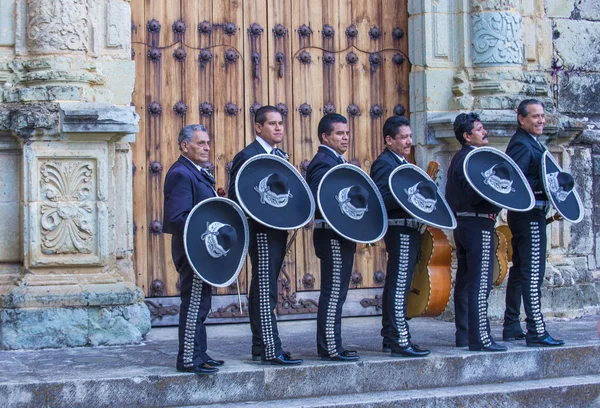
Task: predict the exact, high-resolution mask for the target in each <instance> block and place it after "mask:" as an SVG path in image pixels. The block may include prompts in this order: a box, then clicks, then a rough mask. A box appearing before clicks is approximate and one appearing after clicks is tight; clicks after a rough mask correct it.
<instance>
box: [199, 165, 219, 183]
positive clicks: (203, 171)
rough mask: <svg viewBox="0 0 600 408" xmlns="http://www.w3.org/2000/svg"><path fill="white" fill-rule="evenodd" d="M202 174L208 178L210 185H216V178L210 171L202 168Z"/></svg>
mask: <svg viewBox="0 0 600 408" xmlns="http://www.w3.org/2000/svg"><path fill="white" fill-rule="evenodd" d="M200 172H201V173H202V175H203V176H204V177H206V179H207V180H208V181H209V182H210V184H212V185H213V186H214V185H215V178H214V177H213V176H212V174H210V172H209V171H208V170H206V169H205V168H202V170H201V171H200Z"/></svg>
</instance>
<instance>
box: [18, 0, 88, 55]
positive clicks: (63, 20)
mask: <svg viewBox="0 0 600 408" xmlns="http://www.w3.org/2000/svg"><path fill="white" fill-rule="evenodd" d="M88 2H89V0H27V46H28V47H29V49H30V50H32V51H54V50H69V51H87V50H88V49H89V31H90V27H91V22H90V20H89V18H88V9H89V4H88Z"/></svg>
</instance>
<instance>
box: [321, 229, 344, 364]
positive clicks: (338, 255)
mask: <svg viewBox="0 0 600 408" xmlns="http://www.w3.org/2000/svg"><path fill="white" fill-rule="evenodd" d="M330 243H331V257H332V258H333V270H332V278H333V282H332V285H331V297H330V298H329V304H328V305H327V317H326V318H325V343H326V344H327V352H328V353H329V357H335V356H337V355H338V353H337V345H336V343H335V314H336V310H337V305H338V301H339V298H340V289H341V287H342V276H341V274H342V252H341V249H340V241H339V240H337V239H332V240H331V241H330Z"/></svg>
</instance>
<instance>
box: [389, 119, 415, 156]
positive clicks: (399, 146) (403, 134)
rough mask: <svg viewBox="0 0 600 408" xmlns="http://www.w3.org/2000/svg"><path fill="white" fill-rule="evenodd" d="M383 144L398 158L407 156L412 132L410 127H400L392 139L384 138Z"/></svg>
mask: <svg viewBox="0 0 600 408" xmlns="http://www.w3.org/2000/svg"><path fill="white" fill-rule="evenodd" d="M385 144H386V146H387V147H388V148H389V149H390V150H391V151H393V152H394V153H396V154H397V155H398V156H400V157H406V156H408V155H409V154H410V148H411V147H412V130H410V126H400V128H398V133H396V135H395V136H394V138H393V139H392V137H391V136H386V137H385Z"/></svg>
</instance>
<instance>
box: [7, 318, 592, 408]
mask: <svg viewBox="0 0 600 408" xmlns="http://www.w3.org/2000/svg"><path fill="white" fill-rule="evenodd" d="M369 319H370V320H369ZM348 320H357V321H358V323H356V324H355V326H356V327H354V328H351V330H350V333H345V338H346V339H348V340H350V341H349V342H348V343H349V344H351V345H353V346H356V348H357V349H359V351H360V354H361V356H362V359H361V361H360V362H358V363H335V362H323V361H320V360H318V359H317V358H316V355H315V354H314V351H312V354H311V352H309V351H308V349H307V350H306V351H305V353H304V354H300V355H301V356H302V357H305V363H304V364H303V365H301V366H295V367H286V368H281V367H276V366H262V365H260V364H259V363H255V362H251V361H250V359H249V356H248V353H247V349H248V344H243V345H242V347H240V348H239V349H238V348H236V347H235V346H233V345H234V344H238V343H239V338H238V337H237V335H236V334H235V333H234V334H233V335H231V333H229V336H224V334H227V333H228V332H231V331H235V330H238V331H244V330H247V328H246V326H245V325H244V326H241V325H240V326H238V327H235V326H231V325H229V326H221V327H218V328H214V327H210V328H209V339H210V338H211V337H210V336H211V334H212V335H213V337H212V338H213V339H214V338H215V337H217V338H218V341H219V343H220V345H221V346H222V347H223V348H225V349H231V350H237V351H236V353H238V352H239V357H238V358H232V359H228V360H227V363H226V365H225V366H224V367H223V368H222V369H221V370H220V372H219V373H218V374H217V375H213V376H195V375H192V374H185V373H178V372H176V371H175V370H174V369H173V363H174V356H175V352H176V350H175V344H174V334H173V333H171V334H169V336H170V337H169V338H168V339H166V338H163V339H154V340H150V341H148V343H146V344H145V345H143V346H132V347H119V348H93V349H92V348H88V349H62V350H45V351H37V352H33V351H32V352H2V353H0V367H2V370H1V371H0V407H4V406H10V407H21V406H27V407H29V406H31V407H42V406H48V407H83V406H85V407H92V406H93V407H156V406H207V405H208V406H214V407H235V406H260V407H270V406H273V407H274V406H283V407H334V406H335V407H337V406H343V407H404V406H406V407H408V406H410V407H415V406H419V407H421V406H425V407H430V406H431V407H434V406H435V407H454V406H461V407H463V406H468V407H480V406H481V407H488V406H494V407H513V406H526V407H537V406H550V407H552V406H557V407H594V406H598V407H600V339H599V338H598V335H597V334H596V333H595V320H591V319H590V320H589V321H588V322H587V324H585V321H583V322H582V321H578V322H573V323H571V322H560V327H562V328H563V329H562V332H561V333H560V334H561V335H564V336H563V337H564V338H565V339H566V340H567V345H566V346H565V347H560V348H556V349H546V348H528V347H525V346H524V342H517V343H514V344H510V345H509V351H508V352H506V353H482V352H470V351H468V350H467V349H457V348H455V347H452V346H451V345H450V344H447V343H449V341H448V340H447V339H448V330H451V328H452V324H449V323H446V322H437V321H429V323H428V326H429V325H431V326H432V327H430V328H429V329H428V332H427V333H426V335H427V337H423V336H422V335H421V336H420V337H421V338H420V339H419V343H421V344H422V345H425V344H427V345H428V346H429V344H435V345H436V346H435V347H433V346H432V347H431V348H432V350H433V352H432V354H431V355H430V356H429V357H427V358H425V359H407V358H392V357H390V356H389V354H383V353H380V352H377V351H375V350H373V347H371V349H368V348H363V343H362V342H368V343H369V344H373V342H374V341H376V340H378V336H376V335H372V336H367V338H364V337H361V338H358V337H352V336H358V335H359V334H360V333H361V331H365V332H368V333H372V332H373V331H374V330H371V329H373V328H375V327H377V325H378V322H379V320H378V319H376V318H361V319H348ZM365 322H367V323H366V324H365ZM344 324H345V326H351V325H350V324H346V320H345V321H344ZM569 324H570V325H571V327H572V330H570V331H569V330H567V326H568V325H569ZM420 325H423V327H425V323H420V324H419V325H417V324H411V328H412V329H413V332H415V333H416V332H417V331H419V330H418V329H419V327H418V326H420ZM281 326H282V328H281V330H282V331H284V330H287V331H288V336H289V335H290V334H289V330H290V329H289V328H291V327H294V328H295V330H298V332H299V333H301V334H298V336H300V338H299V339H296V341H299V342H306V343H307V342H308V339H309V338H310V339H314V337H312V334H314V331H312V332H311V331H310V330H307V329H308V328H309V327H312V326H314V321H312V322H311V321H308V322H289V323H286V324H285V325H283V324H282V325H281ZM582 327H585V328H586V332H583V333H582V330H581V328H582ZM213 329H214V330H213ZM161 330H163V329H161ZM170 330H171V331H172V332H174V329H170ZM354 330H356V332H355V331H354ZM495 330H497V329H495ZM420 331H421V334H423V331H424V330H420ZM213 332H214V333H213ZM440 333H441V334H440ZM570 333H572V334H573V336H569V335H568V334H570ZM449 334H450V335H452V332H451V331H450V333H449ZM575 334H577V335H575ZM451 337H452V336H451ZM442 339H446V340H445V341H444V342H443V341H442ZM284 340H285V339H284ZM288 340H289V341H288V342H287V343H286V342H284V344H290V345H291V346H294V347H295V348H294V350H297V348H296V347H297V346H298V344H297V343H295V342H294V341H292V338H291V337H290V338H289V339H288ZM348 340H347V341H348ZM313 342H314V340H313ZM213 344H214V343H213ZM379 344H380V343H379ZM310 345H311V346H314V344H310ZM311 348H312V347H311ZM213 354H214V355H213V356H214V357H215V358H220V357H223V356H222V355H217V353H216V352H214V353H213ZM297 354H298V353H297V352H296V351H295V352H294V355H297ZM307 356H308V357H307ZM36 357H37V358H36ZM25 367H27V370H25V369H24V368H25ZM53 373H54V374H53Z"/></svg>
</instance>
